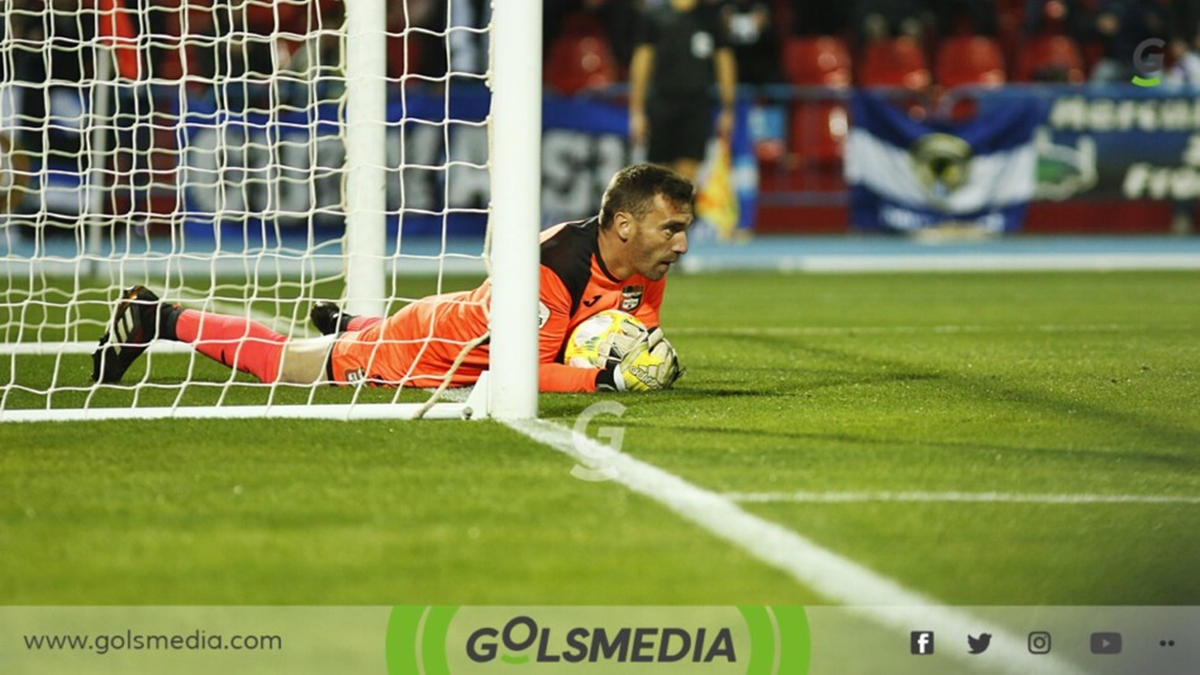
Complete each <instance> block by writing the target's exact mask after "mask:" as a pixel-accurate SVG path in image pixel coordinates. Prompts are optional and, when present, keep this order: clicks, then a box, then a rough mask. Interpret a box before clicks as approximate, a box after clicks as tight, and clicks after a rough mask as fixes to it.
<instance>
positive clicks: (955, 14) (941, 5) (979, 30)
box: [927, 0, 999, 37]
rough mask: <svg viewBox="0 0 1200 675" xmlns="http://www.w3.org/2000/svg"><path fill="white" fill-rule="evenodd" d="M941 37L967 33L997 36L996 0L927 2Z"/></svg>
mask: <svg viewBox="0 0 1200 675" xmlns="http://www.w3.org/2000/svg"><path fill="white" fill-rule="evenodd" d="M927 2H928V7H929V10H930V11H931V12H932V14H933V22H934V26H935V31H936V33H937V35H938V36H939V37H946V36H947V35H954V34H955V33H958V32H966V33H968V34H970V35H984V36H987V37H995V36H996V27H997V24H998V23H999V21H998V16H997V14H996V0H927Z"/></svg>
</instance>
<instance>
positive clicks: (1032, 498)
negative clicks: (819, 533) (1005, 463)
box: [724, 492, 1200, 504]
mask: <svg viewBox="0 0 1200 675" xmlns="http://www.w3.org/2000/svg"><path fill="white" fill-rule="evenodd" d="M724 497H725V498H726V499H729V500H732V501H735V502H741V503H755V504H764V503H772V502H791V503H796V504H851V503H856V504H857V503H864V502H909V503H911V502H934V503H952V502H973V503H984V504H987V503H1010V504H1012V503H1015V504H1200V497H1186V496H1172V495H1118V494H1112V495H1102V494H1093V495H1087V494H1075V495H1070V494H1067V495H1057V494H1025V493H1014V492H726V493H724Z"/></svg>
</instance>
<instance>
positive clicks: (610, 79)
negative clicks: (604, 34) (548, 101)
mask: <svg viewBox="0 0 1200 675" xmlns="http://www.w3.org/2000/svg"><path fill="white" fill-rule="evenodd" d="M544 78H545V82H546V84H547V85H548V86H549V87H550V88H552V89H554V90H555V91H557V92H558V93H560V94H566V95H568V96H570V95H573V94H576V93H578V92H580V91H583V90H584V89H592V88H597V87H604V86H607V85H610V84H613V83H614V82H616V81H617V62H616V59H615V58H614V57H613V53H612V49H611V48H610V47H609V45H608V42H606V41H605V40H604V39H603V38H600V37H596V36H593V35H585V36H575V35H563V36H560V37H559V38H557V39H556V40H555V41H554V42H553V43H552V44H551V45H550V53H549V54H548V55H547V58H546V68H545V71H544Z"/></svg>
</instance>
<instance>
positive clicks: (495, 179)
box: [488, 0, 542, 419]
mask: <svg viewBox="0 0 1200 675" xmlns="http://www.w3.org/2000/svg"><path fill="white" fill-rule="evenodd" d="M541 25H542V0H526V1H524V2H498V3H494V8H493V12H492V36H491V37H492V40H491V89H492V109H491V142H492V149H491V200H492V203H491V213H490V215H489V217H490V219H491V223H490V227H491V232H492V234H491V253H490V257H491V268H492V269H491V273H492V311H491V324H492V327H491V330H492V338H491V366H490V368H491V376H490V378H489V381H490V387H491V389H490V391H489V396H488V400H489V408H490V410H489V414H490V415H491V416H492V417H495V418H497V419H529V418H534V417H537V392H538V382H537V363H538V278H539V273H538V265H539V263H538V260H539V255H538V254H539V248H538V232H539V231H540V229H541V222H542V213H541V189H542V188H541V177H542V169H541V166H542V162H541V160H542V78H541V72H542V42H541V39H540V38H539V37H537V36H540V35H541V34H542V32H541Z"/></svg>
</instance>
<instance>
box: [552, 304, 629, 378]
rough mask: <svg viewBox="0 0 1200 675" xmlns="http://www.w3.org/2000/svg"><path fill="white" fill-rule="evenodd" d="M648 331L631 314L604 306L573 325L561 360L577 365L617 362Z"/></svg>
mask: <svg viewBox="0 0 1200 675" xmlns="http://www.w3.org/2000/svg"><path fill="white" fill-rule="evenodd" d="M648 332H649V331H648V330H647V329H646V325H645V324H644V323H642V322H641V321H639V320H638V319H637V318H635V317H634V316H633V315H632V314H628V313H626V312H621V311H618V310H615V309H607V310H605V311H603V312H600V313H599V314H596V315H594V316H591V317H588V318H587V319H585V320H584V321H583V323H581V324H579V325H578V326H576V327H575V331H574V332H573V333H571V339H569V340H567V347H566V349H564V350H563V363H565V364H567V365H568V366H575V367H576V368H607V367H608V366H611V365H615V364H617V363H620V362H621V357H623V356H624V355H625V353H626V352H628V351H629V348H630V347H632V346H633V345H634V344H636V343H637V341H638V340H639V339H641V338H643V337H644V336H645V335H646V334H647V333H648Z"/></svg>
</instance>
